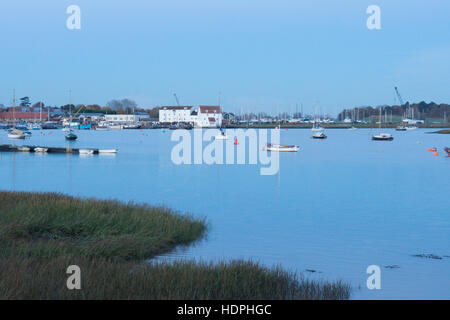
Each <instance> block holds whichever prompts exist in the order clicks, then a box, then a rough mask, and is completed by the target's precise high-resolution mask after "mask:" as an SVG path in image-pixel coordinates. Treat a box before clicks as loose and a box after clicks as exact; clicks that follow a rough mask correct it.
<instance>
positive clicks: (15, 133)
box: [8, 90, 27, 139]
mask: <svg viewBox="0 0 450 320" xmlns="http://www.w3.org/2000/svg"><path fill="white" fill-rule="evenodd" d="M26 136H27V135H26V134H25V132H24V131H22V130H18V129H16V90H14V91H13V126H12V128H11V130H9V131H8V138H9V139H25V137H26Z"/></svg>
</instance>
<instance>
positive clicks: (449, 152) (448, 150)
mask: <svg viewBox="0 0 450 320" xmlns="http://www.w3.org/2000/svg"><path fill="white" fill-rule="evenodd" d="M444 150H445V152H447V154H448V155H449V156H450V148H447V147H446V148H445V149H444Z"/></svg>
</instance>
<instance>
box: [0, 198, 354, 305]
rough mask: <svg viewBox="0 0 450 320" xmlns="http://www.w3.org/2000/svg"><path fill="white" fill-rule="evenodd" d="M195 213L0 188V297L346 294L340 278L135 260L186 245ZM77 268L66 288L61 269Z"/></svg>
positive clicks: (196, 226) (235, 264) (249, 266)
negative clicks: (76, 285)
mask: <svg viewBox="0 0 450 320" xmlns="http://www.w3.org/2000/svg"><path fill="white" fill-rule="evenodd" d="M206 229H207V227H206V223H205V220H204V219H196V218H194V217H192V216H189V215H181V214H179V213H178V212H175V211H173V210H170V209H168V208H164V207H152V206H148V205H138V204H134V203H128V204H123V203H120V202H118V201H104V200H97V199H80V198H75V197H70V196H65V195H61V194H56V193H25V192H0V299H348V298H349V297H350V291H351V289H350V286H349V285H348V284H346V283H343V282H341V281H336V282H327V281H312V280H308V279H305V278H304V277H302V276H301V275H297V274H296V273H292V272H288V271H285V270H283V269H282V268H281V267H276V268H267V267H265V266H262V265H259V264H258V263H254V262H251V261H244V260H234V261H230V262H220V263H206V262H196V261H175V262H170V263H169V262H155V261H152V262H142V261H143V260H145V259H148V258H151V257H154V256H155V255H158V254H162V253H165V252H168V251H170V250H172V249H173V248H174V247H175V246H179V245H189V244H191V243H193V242H194V241H196V240H198V239H200V238H202V237H203V236H204V234H205V232H206ZM70 265H77V266H79V267H80V269H81V279H82V280H81V290H68V289H67V286H66V281H67V278H68V275H67V274H66V270H67V267H68V266H70Z"/></svg>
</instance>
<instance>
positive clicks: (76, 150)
mask: <svg viewBox="0 0 450 320" xmlns="http://www.w3.org/2000/svg"><path fill="white" fill-rule="evenodd" d="M26 148H28V149H29V150H27V151H24V150H23V149H26ZM36 149H38V150H42V149H46V150H47V151H46V152H45V153H66V154H67V153H68V154H80V150H92V151H93V154H100V153H110V154H114V153H117V149H108V150H102V149H95V148H70V147H43V146H26V145H23V146H13V145H11V144H2V145H0V152H39V151H36Z"/></svg>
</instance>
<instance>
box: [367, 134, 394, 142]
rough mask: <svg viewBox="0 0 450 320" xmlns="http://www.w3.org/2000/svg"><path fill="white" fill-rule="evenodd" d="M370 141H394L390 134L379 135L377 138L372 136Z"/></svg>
mask: <svg viewBox="0 0 450 320" xmlns="http://www.w3.org/2000/svg"><path fill="white" fill-rule="evenodd" d="M372 140H374V141H392V140H394V137H393V136H392V135H390V134H381V135H378V136H373V137H372Z"/></svg>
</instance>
